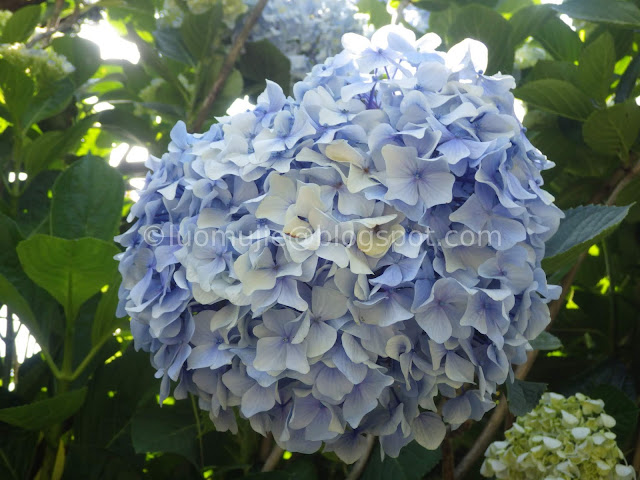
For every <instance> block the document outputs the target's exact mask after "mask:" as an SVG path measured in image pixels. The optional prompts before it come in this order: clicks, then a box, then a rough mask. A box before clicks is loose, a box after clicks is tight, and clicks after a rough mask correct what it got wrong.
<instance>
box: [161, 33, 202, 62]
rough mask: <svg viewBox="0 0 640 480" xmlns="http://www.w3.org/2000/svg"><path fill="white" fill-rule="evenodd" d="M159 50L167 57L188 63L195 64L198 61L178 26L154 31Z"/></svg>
mask: <svg viewBox="0 0 640 480" xmlns="http://www.w3.org/2000/svg"><path fill="white" fill-rule="evenodd" d="M153 39H154V40H155V42H156V47H157V48H158V51H159V52H160V53H161V54H162V55H163V56H165V57H167V58H170V59H172V60H176V61H178V62H180V63H186V64H187V65H192V66H193V65H195V64H196V61H195V59H194V58H193V56H192V55H191V52H189V49H188V48H187V45H186V44H185V41H184V39H183V38H182V34H181V32H180V30H179V29H177V28H163V29H161V30H156V31H155V32H153Z"/></svg>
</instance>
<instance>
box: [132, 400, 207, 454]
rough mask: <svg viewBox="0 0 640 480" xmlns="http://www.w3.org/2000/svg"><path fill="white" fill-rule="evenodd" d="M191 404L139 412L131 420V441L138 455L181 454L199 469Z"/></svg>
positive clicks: (149, 408) (185, 403)
mask: <svg viewBox="0 0 640 480" xmlns="http://www.w3.org/2000/svg"><path fill="white" fill-rule="evenodd" d="M189 403H190V402H178V403H177V404H176V405H175V406H172V405H164V406H163V407H162V408H160V406H158V405H153V406H150V407H148V408H145V409H142V410H139V411H138V412H136V414H135V415H134V417H133V419H132V420H131V440H132V442H133V448H134V449H135V451H136V453H147V452H170V453H177V454H179V455H182V456H183V457H185V458H187V459H189V460H190V461H191V462H192V463H193V464H194V465H196V466H197V465H198V460H197V458H198V453H197V450H198V449H197V434H198V432H197V428H196V425H195V420H194V417H193V411H192V409H191V405H190V404H189Z"/></svg>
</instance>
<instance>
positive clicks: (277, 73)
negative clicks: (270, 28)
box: [238, 40, 291, 92]
mask: <svg viewBox="0 0 640 480" xmlns="http://www.w3.org/2000/svg"><path fill="white" fill-rule="evenodd" d="M238 69H239V70H240V73H242V75H243V76H244V77H246V78H248V79H249V80H251V81H253V82H256V83H259V84H260V85H261V86H262V85H264V83H265V80H272V81H274V82H275V83H277V84H278V85H280V86H281V87H282V88H283V90H284V91H285V92H286V91H287V90H288V89H289V84H290V82H291V75H290V71H291V62H290V61H289V59H288V58H287V57H286V56H285V55H284V54H283V53H282V52H281V51H280V50H278V49H277V48H276V46H275V45H273V44H272V43H271V42H270V41H269V40H261V41H259V42H251V43H247V44H246V45H245V54H244V55H242V57H241V58H240V61H239V62H238Z"/></svg>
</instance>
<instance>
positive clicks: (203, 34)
mask: <svg viewBox="0 0 640 480" xmlns="http://www.w3.org/2000/svg"><path fill="white" fill-rule="evenodd" d="M223 18H224V15H223V11H222V3H217V4H215V5H214V6H213V7H212V8H210V9H209V10H208V11H206V12H204V13H202V14H200V15H193V14H187V15H186V16H185V17H184V20H183V21H182V25H181V26H180V35H181V38H182V43H183V44H184V46H185V47H186V48H187V50H188V51H189V54H190V55H191V57H193V58H194V59H195V60H202V59H204V58H206V57H207V56H208V55H210V54H211V51H212V50H211V46H212V45H213V43H214V38H215V35H216V33H218V32H220V31H221V28H222V20H223ZM243 56H244V55H243Z"/></svg>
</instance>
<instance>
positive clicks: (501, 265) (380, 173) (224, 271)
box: [119, 22, 562, 463]
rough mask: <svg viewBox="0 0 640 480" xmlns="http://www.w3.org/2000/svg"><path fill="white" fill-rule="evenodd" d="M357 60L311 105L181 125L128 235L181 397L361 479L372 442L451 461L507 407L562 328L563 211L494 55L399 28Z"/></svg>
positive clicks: (125, 262)
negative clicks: (505, 399)
mask: <svg viewBox="0 0 640 480" xmlns="http://www.w3.org/2000/svg"><path fill="white" fill-rule="evenodd" d="M323 23H324V24H327V23H330V22H323ZM287 36H288V37H295V35H293V34H292V33H291V31H290V30H288V32H287ZM342 43H343V45H344V50H343V51H341V52H340V53H339V54H338V55H336V56H335V57H332V58H329V59H327V60H326V61H325V62H323V63H319V64H317V65H315V66H314V67H313V68H312V70H311V73H310V74H309V75H308V76H307V77H306V78H305V79H304V80H303V81H301V82H298V83H297V84H296V85H295V86H294V88H293V97H289V98H287V97H285V95H284V94H283V91H282V89H281V88H280V87H279V86H277V85H276V84H274V83H268V85H267V89H266V90H265V92H264V93H263V94H261V95H260V96H259V97H258V102H257V105H256V108H255V109H254V110H252V111H247V112H243V113H239V114H236V115H233V116H229V117H224V118H221V119H219V123H216V124H214V125H213V126H212V127H211V128H210V130H209V131H208V132H206V133H204V134H189V133H187V131H186V129H185V126H184V124H183V123H182V122H180V123H178V125H176V126H175V128H174V129H173V131H172V134H171V140H172V141H171V144H170V145H169V151H168V152H167V153H166V154H165V155H163V157H162V158H161V159H158V158H151V159H150V160H149V162H148V166H149V167H150V169H151V170H152V173H150V174H149V175H148V177H147V182H146V185H145V187H144V189H143V190H142V191H141V192H140V200H139V201H138V202H137V203H136V204H135V205H134V206H133V207H132V210H131V220H134V219H135V223H134V224H133V226H132V227H131V229H130V230H129V231H128V232H126V233H125V234H123V235H121V236H120V237H119V241H120V243H121V244H122V245H123V246H125V247H126V251H125V252H124V253H123V254H121V255H120V257H119V259H120V270H121V272H122V276H123V283H122V286H121V289H120V292H119V296H120V314H121V315H129V316H130V317H131V330H132V332H133V335H134V339H135V346H136V348H138V349H142V350H145V351H148V352H150V354H151V362H152V364H153V366H154V367H155V368H156V370H157V376H158V378H161V379H162V384H161V398H162V399H164V398H166V397H167V396H168V395H169V393H170V384H171V380H173V381H176V382H178V384H177V387H176V388H175V391H174V393H173V394H174V396H175V397H176V398H183V397H185V396H186V394H187V393H188V392H191V393H193V394H195V395H197V396H198V397H199V399H200V407H201V408H203V409H206V410H208V411H209V412H210V416H211V419H212V421H213V422H214V424H215V426H216V428H217V429H219V430H231V431H236V430H237V425H236V416H235V414H234V410H235V409H236V408H237V409H238V410H239V413H240V415H241V416H242V417H244V418H247V419H248V420H249V421H250V423H251V426H252V428H253V429H254V430H255V431H257V432H260V433H261V434H265V435H266V434H267V433H269V432H271V433H272V434H273V437H274V439H275V441H276V442H277V443H278V445H280V446H281V447H282V448H285V449H287V450H289V451H294V452H305V453H310V452H314V451H316V450H317V449H319V448H320V447H322V446H323V444H324V450H325V451H334V452H335V453H336V454H337V455H338V456H339V457H340V458H341V459H343V460H344V461H345V462H349V463H351V462H354V461H355V460H356V459H357V458H359V457H360V456H361V455H362V454H363V452H364V449H365V448H366V441H365V439H364V437H365V435H366V434H373V435H376V436H377V437H379V441H380V445H381V447H382V450H383V451H384V452H385V453H386V454H388V455H391V456H397V455H398V454H399V452H400V450H401V448H402V447H403V446H404V445H406V444H408V443H409V442H411V441H412V440H414V439H415V440H416V441H417V442H418V443H420V444H421V445H423V446H424V447H425V448H429V449H435V448H437V447H438V445H439V444H440V442H441V441H442V439H443V437H444V434H445V431H446V426H445V425H446V424H448V425H450V427H451V428H454V429H455V428H457V427H458V426H459V425H460V424H462V423H463V422H465V421H467V420H468V419H470V418H473V419H476V420H479V419H480V418H482V416H483V415H484V413H485V412H486V411H488V410H490V409H491V408H493V407H494V405H495V402H494V400H493V398H492V395H493V394H494V393H495V392H496V389H497V388H498V386H499V385H501V384H503V383H504V382H505V381H506V380H507V378H508V377H509V376H512V375H513V369H512V366H513V365H514V364H520V363H523V362H525V361H526V358H527V352H528V351H529V350H531V348H532V347H531V345H530V343H529V342H530V341H531V340H533V339H534V338H536V337H537V336H538V334H539V333H540V332H542V331H543V330H544V329H545V327H546V326H547V325H548V323H549V311H548V308H547V305H546V304H547V303H548V302H549V301H550V300H551V299H553V298H557V297H558V294H559V288H558V287H555V286H549V285H547V283H546V278H545V274H544V272H543V271H542V269H541V268H540V262H541V260H542V258H543V256H544V250H545V246H544V242H545V240H547V239H548V238H549V237H551V236H552V235H553V234H554V232H555V231H556V229H557V227H558V224H559V221H560V218H561V217H562V212H561V211H560V210H559V209H558V208H557V207H555V206H554V204H553V198H552V197H551V196H550V195H549V194H548V193H546V192H545V191H544V190H543V189H542V184H543V181H542V178H541V175H540V172H541V170H544V169H546V168H549V167H551V166H552V164H551V163H550V162H548V161H547V160H546V159H545V157H544V156H543V155H542V154H541V153H540V152H539V151H538V150H536V149H535V148H534V147H533V146H532V145H531V144H530V143H529V141H528V140H527V138H526V136H525V134H524V130H523V128H522V126H521V124H520V123H519V122H518V120H517V119H516V117H515V116H514V112H513V95H512V94H511V93H510V90H511V89H512V88H513V87H514V81H513V79H512V78H511V77H509V76H503V75H494V76H485V75H483V74H482V72H483V71H484V69H485V68H486V65H483V64H482V60H477V59H475V57H472V55H471V52H472V51H476V50H478V48H481V47H479V44H477V42H472V41H465V42H463V43H461V44H459V45H457V46H454V47H453V48H452V49H451V50H450V51H449V52H439V51H436V50H435V48H437V47H438V45H439V39H438V38H437V37H435V36H434V35H427V36H425V37H423V38H420V39H416V38H415V36H414V34H413V33H412V32H411V31H409V30H407V29H405V28H402V27H394V26H389V27H384V28H382V29H380V30H378V31H377V32H376V33H375V34H373V36H372V37H371V38H370V39H369V38H366V37H364V36H360V35H356V34H353V33H349V34H346V35H344V36H343V39H342ZM485 53H486V49H485ZM485 60H486V56H485Z"/></svg>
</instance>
